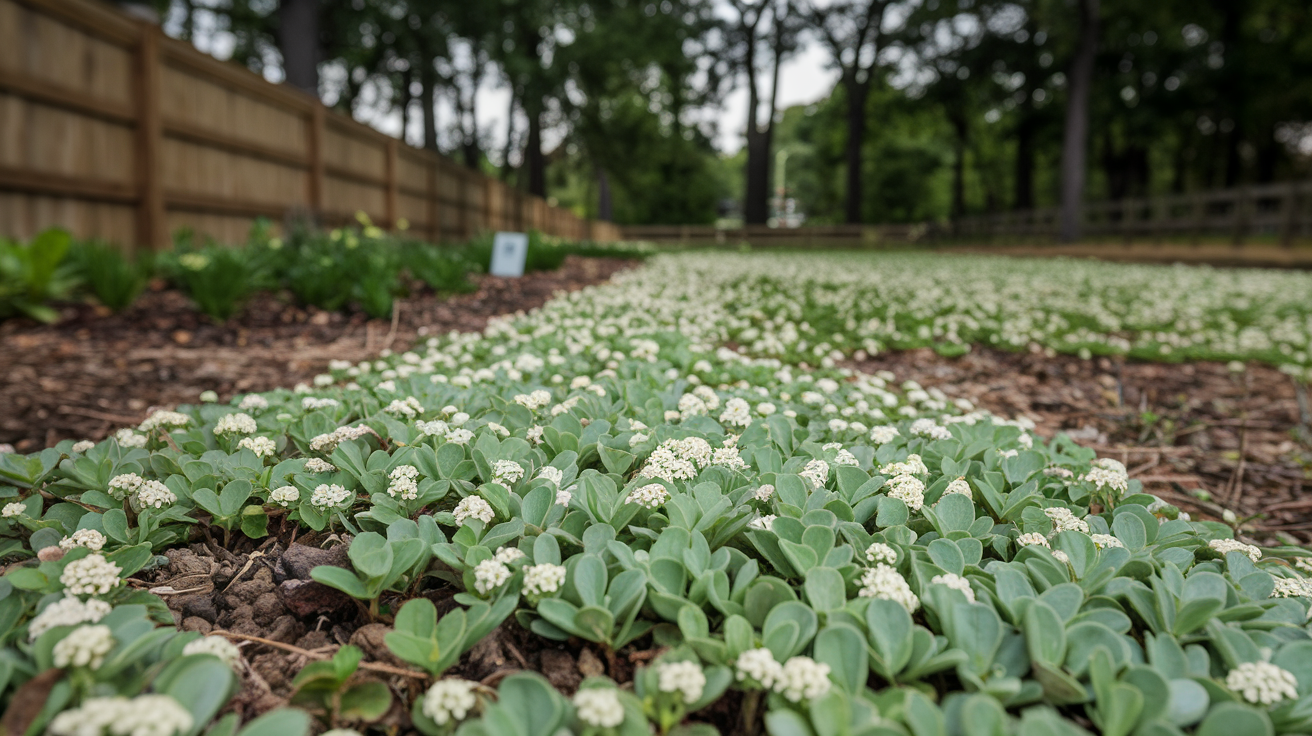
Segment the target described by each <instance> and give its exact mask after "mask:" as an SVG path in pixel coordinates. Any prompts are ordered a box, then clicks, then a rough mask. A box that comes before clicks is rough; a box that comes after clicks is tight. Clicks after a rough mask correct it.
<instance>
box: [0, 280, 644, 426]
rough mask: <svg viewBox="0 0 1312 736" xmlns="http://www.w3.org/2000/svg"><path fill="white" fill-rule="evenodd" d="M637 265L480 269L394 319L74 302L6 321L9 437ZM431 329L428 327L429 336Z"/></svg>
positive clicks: (150, 296)
mask: <svg viewBox="0 0 1312 736" xmlns="http://www.w3.org/2000/svg"><path fill="white" fill-rule="evenodd" d="M634 265H636V262H634V261H626V260H621V259H606V258H581V257H577V256H570V257H569V258H567V259H566V260H565V263H564V265H563V266H562V267H561V268H559V269H558V270H555V271H549V272H534V273H529V274H527V275H526V276H524V277H523V278H520V279H508V278H498V277H494V276H476V277H474V280H475V281H476V283H477V286H478V288H477V290H476V291H474V292H472V293H469V294H461V295H456V296H451V297H446V296H439V295H437V294H433V293H432V292H430V291H426V290H425V291H422V292H419V293H415V294H412V296H410V297H407V298H403V299H399V300H398V301H397V309H396V310H394V313H393V319H392V320H390V321H389V320H371V319H369V318H367V317H366V316H365V315H364V314H362V313H354V314H347V313H341V312H325V311H323V310H320V309H316V308H314V307H309V308H302V307H299V306H296V305H295V304H294V303H292V302H291V300H290V298H289V297H288V296H287V295H277V294H259V295H257V296H256V297H255V298H254V299H253V300H252V301H251V302H250V303H249V304H248V305H247V306H246V308H245V309H244V310H243V312H242V313H241V314H240V315H239V316H237V317H235V318H233V319H232V320H230V321H229V322H227V323H226V324H221V325H220V324H215V323H214V322H213V321H212V320H210V319H209V318H208V317H206V316H204V315H203V314H201V313H200V312H197V311H196V310H195V309H194V308H193V307H192V306H191V304H190V303H189V302H188V300H187V298H186V297H185V296H184V295H183V294H182V293H181V292H178V291H175V290H172V289H165V288H162V286H161V287H160V288H158V289H152V290H150V291H147V292H146V293H145V294H143V295H142V297H141V298H140V299H138V300H137V302H136V303H135V304H133V305H132V306H131V307H129V308H128V309H127V310H126V311H124V312H123V313H121V314H117V315H111V314H106V313H105V311H104V310H103V309H99V308H97V307H95V306H92V305H86V304H75V305H67V306H66V307H65V309H64V310H63V318H62V319H61V320H60V322H58V323H57V324H54V325H40V324H37V323H34V322H31V321H27V320H8V321H6V322H3V323H0V376H3V377H4V378H3V381H0V443H11V444H13V445H14V447H15V449H17V450H18V451H19V452H33V451H36V450H39V449H41V448H43V447H46V446H48V445H51V444H53V443H55V442H58V441H59V440H61V439H65V438H74V439H100V438H103V437H105V436H106V435H107V434H109V433H110V432H112V431H113V430H115V429H117V428H119V427H124V426H129V425H135V424H137V423H139V422H140V421H141V420H142V419H143V418H144V417H145V416H146V414H147V413H148V410H149V409H150V408H151V407H156V406H161V407H171V406H174V405H177V404H183V403H194V402H195V401H196V400H197V398H198V397H199V395H200V393H201V392H202V391H207V390H212V391H216V392H218V394H219V397H220V400H223V401H226V400H227V399H228V397H230V396H231V395H232V394H234V393H246V392H252V391H268V390H271V389H275V388H285V387H290V386H293V385H295V384H296V383H298V382H301V381H309V380H311V379H312V378H313V377H314V375H315V374H317V373H321V372H323V370H324V369H325V368H326V366H327V364H328V361H329V360H333V359H341V360H351V361H359V360H364V359H367V358H372V357H374V356H376V355H377V354H378V352H379V351H380V350H382V349H383V348H388V347H390V348H392V349H397V350H400V349H403V348H405V347H406V346H409V345H411V344H413V343H414V342H415V340H416V338H417V337H420V336H421V335H437V334H442V333H445V332H447V331H449V330H461V331H468V330H481V329H482V328H483V327H484V325H486V324H487V320H488V318H489V317H492V316H496V315H501V314H509V313H513V312H516V311H520V310H528V309H532V308H534V307H538V306H541V305H542V304H543V303H544V302H545V301H547V300H548V299H549V298H551V296H552V294H554V293H556V292H557V291H560V290H573V289H579V288H582V287H584V286H587V285H590V284H595V283H599V282H602V281H605V280H607V279H609V278H610V277H611V276H612V275H613V274H615V273H616V272H617V271H620V270H622V269H625V268H630V267H632V266H634ZM421 330H422V332H421Z"/></svg>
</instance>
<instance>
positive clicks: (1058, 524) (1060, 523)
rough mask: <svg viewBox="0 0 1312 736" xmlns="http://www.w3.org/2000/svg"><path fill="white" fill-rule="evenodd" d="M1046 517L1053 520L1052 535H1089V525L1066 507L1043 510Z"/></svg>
mask: <svg viewBox="0 0 1312 736" xmlns="http://www.w3.org/2000/svg"><path fill="white" fill-rule="evenodd" d="M1043 513H1044V515H1046V516H1047V517H1048V518H1049V519H1051V520H1052V533H1053V534H1059V533H1061V532H1067V531H1076V532H1081V533H1083V534H1088V533H1089V523H1088V522H1086V521H1085V520H1083V519H1081V518H1080V517H1078V516H1076V515H1075V514H1074V513H1072V512H1071V510H1070V509H1068V508H1066V507H1064V506H1052V507H1049V508H1046V509H1044V510H1043Z"/></svg>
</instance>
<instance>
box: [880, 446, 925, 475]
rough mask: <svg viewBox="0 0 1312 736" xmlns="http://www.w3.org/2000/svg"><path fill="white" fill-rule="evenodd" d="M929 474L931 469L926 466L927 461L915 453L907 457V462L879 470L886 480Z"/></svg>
mask: <svg viewBox="0 0 1312 736" xmlns="http://www.w3.org/2000/svg"><path fill="white" fill-rule="evenodd" d="M927 473H929V468H928V467H926V466H925V461H924V460H922V459H921V458H920V455H918V454H916V453H914V452H913V453H911V454H910V455H907V459H906V460H902V461H899V462H893V463H889V464H888V465H885V466H883V467H882V468H880V469H879V474H880V475H882V476H884V477H886V478H892V477H895V476H899V475H925V474H927Z"/></svg>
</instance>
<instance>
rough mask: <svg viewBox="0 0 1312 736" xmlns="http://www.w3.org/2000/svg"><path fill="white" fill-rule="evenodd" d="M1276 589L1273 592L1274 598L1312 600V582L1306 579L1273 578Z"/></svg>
mask: <svg viewBox="0 0 1312 736" xmlns="http://www.w3.org/2000/svg"><path fill="white" fill-rule="evenodd" d="M1271 580H1272V582H1274V583H1275V588H1273V589H1272V590H1271V597H1272V598H1312V580H1307V579H1304V578H1278V577H1275V576H1274V575H1273V576H1272V578H1271Z"/></svg>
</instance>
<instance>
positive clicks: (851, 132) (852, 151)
mask: <svg viewBox="0 0 1312 736" xmlns="http://www.w3.org/2000/svg"><path fill="white" fill-rule="evenodd" d="M844 86H845V87H846V88H847V221H848V223H849V224H853V225H855V224H857V223H860V222H861V221H862V220H863V218H862V216H861V205H862V200H863V198H864V195H863V193H862V189H861V183H862V180H863V178H864V177H863V175H864V173H865V172H864V170H863V169H864V159H865V157H864V156H862V155H861V148H862V144H864V143H865V137H866V97H867V96H868V94H869V92H870V79H869V77H867V78H866V81H864V82H859V81H857V80H856V79H855V78H852V79H848V80H846V81H845V85H844Z"/></svg>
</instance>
